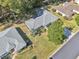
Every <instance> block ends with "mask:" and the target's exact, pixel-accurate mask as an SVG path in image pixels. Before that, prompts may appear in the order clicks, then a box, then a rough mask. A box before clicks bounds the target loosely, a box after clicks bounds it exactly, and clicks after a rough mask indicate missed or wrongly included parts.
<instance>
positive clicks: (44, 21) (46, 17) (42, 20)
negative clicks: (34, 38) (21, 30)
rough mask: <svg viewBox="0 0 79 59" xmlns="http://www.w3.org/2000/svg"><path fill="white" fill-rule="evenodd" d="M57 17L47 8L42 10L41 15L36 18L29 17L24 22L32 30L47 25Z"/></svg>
mask: <svg viewBox="0 0 79 59" xmlns="http://www.w3.org/2000/svg"><path fill="white" fill-rule="evenodd" d="M57 19H58V17H57V16H55V15H53V14H52V13H50V12H48V11H47V10H43V14H42V15H41V16H39V17H36V18H31V19H29V20H27V21H25V24H26V25H27V27H28V28H29V29H30V30H31V31H32V32H33V31H34V30H36V29H38V28H40V27H46V26H47V25H49V24H50V23H52V22H54V21H56V20H57Z"/></svg>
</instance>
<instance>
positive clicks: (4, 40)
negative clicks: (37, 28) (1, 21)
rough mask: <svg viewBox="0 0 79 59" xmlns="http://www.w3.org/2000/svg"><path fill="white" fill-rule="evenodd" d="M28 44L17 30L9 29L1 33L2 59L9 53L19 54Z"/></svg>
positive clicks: (0, 57) (0, 48) (0, 56)
mask: <svg viewBox="0 0 79 59" xmlns="http://www.w3.org/2000/svg"><path fill="white" fill-rule="evenodd" d="M26 45H27V44H26V43H25V41H24V40H23V39H22V37H21V36H20V34H19V33H18V31H17V30H16V29H15V28H8V29H6V30H4V31H2V32H0V59H2V58H4V57H5V56H6V55H7V54H8V53H9V52H11V51H12V52H18V51H20V50H21V49H22V48H24V47H25V46H26Z"/></svg>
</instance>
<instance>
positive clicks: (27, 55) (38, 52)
mask: <svg viewBox="0 0 79 59" xmlns="http://www.w3.org/2000/svg"><path fill="white" fill-rule="evenodd" d="M52 13H53V14H54V15H56V16H58V17H59V18H60V20H62V21H63V23H64V25H63V26H67V27H74V28H73V30H72V31H73V32H75V31H77V30H78V26H77V24H76V22H75V19H74V17H75V16H76V15H74V16H73V19H72V20H66V19H65V18H64V17H63V16H61V15H59V14H57V13H56V12H52ZM46 34H47V33H42V35H41V36H38V35H37V36H36V37H32V36H31V35H28V36H29V37H30V39H31V41H32V42H33V46H34V47H33V48H31V47H28V48H26V49H24V50H23V51H22V52H21V53H19V54H18V55H17V57H16V59H32V58H33V56H36V57H37V59H47V58H48V57H49V56H50V55H51V54H52V53H53V52H54V51H55V50H56V49H57V48H58V47H59V46H60V45H55V44H54V43H53V42H51V41H49V39H48V37H47V35H46Z"/></svg>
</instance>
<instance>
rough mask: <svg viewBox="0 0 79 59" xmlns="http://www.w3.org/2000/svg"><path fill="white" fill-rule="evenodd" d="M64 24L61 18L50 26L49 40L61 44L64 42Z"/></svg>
mask: <svg viewBox="0 0 79 59" xmlns="http://www.w3.org/2000/svg"><path fill="white" fill-rule="evenodd" d="M62 25H63V22H62V21H61V20H58V21H56V22H54V23H53V24H52V25H51V26H49V28H48V37H49V40H50V41H52V42H54V43H55V44H61V43H62V42H63V35H64V32H63V27H62Z"/></svg>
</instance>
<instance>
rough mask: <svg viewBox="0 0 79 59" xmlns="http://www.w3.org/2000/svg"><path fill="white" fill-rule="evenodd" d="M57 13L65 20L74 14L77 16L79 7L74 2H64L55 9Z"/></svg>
mask: <svg viewBox="0 0 79 59" xmlns="http://www.w3.org/2000/svg"><path fill="white" fill-rule="evenodd" d="M55 10H56V12H57V13H60V14H61V15H62V16H65V17H67V18H70V17H72V16H73V15H74V14H75V13H78V14H79V5H78V4H75V3H74V2H65V3H64V4H63V5H59V6H56V7H55Z"/></svg>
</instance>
